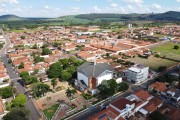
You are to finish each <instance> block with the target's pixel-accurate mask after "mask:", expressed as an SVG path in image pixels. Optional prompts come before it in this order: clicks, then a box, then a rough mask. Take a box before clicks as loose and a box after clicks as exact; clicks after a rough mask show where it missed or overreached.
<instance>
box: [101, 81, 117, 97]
mask: <svg viewBox="0 0 180 120" xmlns="http://www.w3.org/2000/svg"><path fill="white" fill-rule="evenodd" d="M98 89H99V91H100V93H99V94H100V95H101V96H102V97H109V96H112V95H114V94H115V93H116V92H117V83H116V81H115V80H114V79H111V80H104V81H102V83H101V84H100V85H99V86H98Z"/></svg>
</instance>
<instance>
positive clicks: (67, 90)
mask: <svg viewBox="0 0 180 120" xmlns="http://www.w3.org/2000/svg"><path fill="white" fill-rule="evenodd" d="M75 93H76V90H75V89H72V90H71V89H69V88H68V89H66V95H67V96H68V97H72V96H73V95H74V94H75Z"/></svg>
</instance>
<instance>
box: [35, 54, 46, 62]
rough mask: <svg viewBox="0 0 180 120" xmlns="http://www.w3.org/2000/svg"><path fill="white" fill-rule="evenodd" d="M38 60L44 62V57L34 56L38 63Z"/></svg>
mask: <svg viewBox="0 0 180 120" xmlns="http://www.w3.org/2000/svg"><path fill="white" fill-rule="evenodd" d="M38 62H44V58H43V57H40V56H39V55H38V56H36V55H35V56H34V63H38Z"/></svg>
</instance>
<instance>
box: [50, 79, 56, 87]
mask: <svg viewBox="0 0 180 120" xmlns="http://www.w3.org/2000/svg"><path fill="white" fill-rule="evenodd" d="M51 85H52V86H53V89H54V88H55V86H56V85H57V80H56V79H52V80H51Z"/></svg>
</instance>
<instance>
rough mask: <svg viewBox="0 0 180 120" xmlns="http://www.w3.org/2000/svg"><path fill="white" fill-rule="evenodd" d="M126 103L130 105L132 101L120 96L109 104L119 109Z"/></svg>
mask: <svg viewBox="0 0 180 120" xmlns="http://www.w3.org/2000/svg"><path fill="white" fill-rule="evenodd" d="M127 104H129V105H132V104H134V103H133V102H132V101H129V100H127V99H125V98H121V99H119V100H116V101H114V102H113V103H111V105H113V106H114V107H116V108H118V109H119V110H123V109H125V108H126V105H127Z"/></svg>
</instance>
